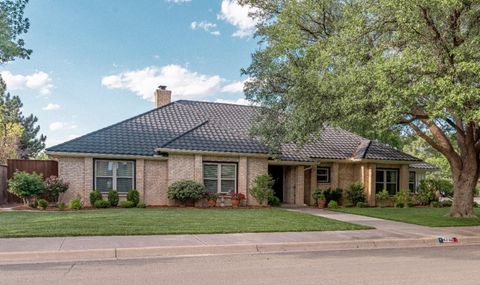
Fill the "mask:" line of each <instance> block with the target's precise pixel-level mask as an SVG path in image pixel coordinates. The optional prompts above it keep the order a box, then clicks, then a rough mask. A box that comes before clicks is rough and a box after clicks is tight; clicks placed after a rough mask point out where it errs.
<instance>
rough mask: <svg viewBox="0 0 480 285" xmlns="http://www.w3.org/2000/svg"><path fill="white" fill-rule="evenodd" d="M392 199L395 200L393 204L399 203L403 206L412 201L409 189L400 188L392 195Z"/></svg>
mask: <svg viewBox="0 0 480 285" xmlns="http://www.w3.org/2000/svg"><path fill="white" fill-rule="evenodd" d="M393 199H394V201H395V205H397V204H401V205H403V206H406V205H407V204H408V203H410V202H411V201H412V198H411V196H410V191H409V190H408V189H400V191H399V192H398V193H397V194H396V195H395V196H394V197H393Z"/></svg>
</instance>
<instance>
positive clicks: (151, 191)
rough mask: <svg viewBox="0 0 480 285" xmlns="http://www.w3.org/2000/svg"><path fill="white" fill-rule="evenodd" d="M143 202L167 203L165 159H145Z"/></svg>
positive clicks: (151, 203)
mask: <svg viewBox="0 0 480 285" xmlns="http://www.w3.org/2000/svg"><path fill="white" fill-rule="evenodd" d="M144 175H145V178H144V181H145V185H144V187H145V196H144V197H145V200H144V201H145V204H147V205H167V204H168V198H167V189H168V186H167V175H168V173H167V161H159V160H145V172H144Z"/></svg>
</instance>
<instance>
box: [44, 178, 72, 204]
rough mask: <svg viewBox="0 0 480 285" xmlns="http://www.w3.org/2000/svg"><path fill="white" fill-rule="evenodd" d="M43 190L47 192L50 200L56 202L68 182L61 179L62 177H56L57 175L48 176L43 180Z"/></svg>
mask: <svg viewBox="0 0 480 285" xmlns="http://www.w3.org/2000/svg"><path fill="white" fill-rule="evenodd" d="M44 185H45V192H46V193H47V194H48V197H49V199H50V201H52V202H58V198H59V197H60V195H61V194H62V193H65V192H66V191H67V190H68V188H69V187H70V184H69V183H68V182H65V181H63V179H61V178H58V177H57V176H50V177H48V178H47V179H46V180H45V182H44Z"/></svg>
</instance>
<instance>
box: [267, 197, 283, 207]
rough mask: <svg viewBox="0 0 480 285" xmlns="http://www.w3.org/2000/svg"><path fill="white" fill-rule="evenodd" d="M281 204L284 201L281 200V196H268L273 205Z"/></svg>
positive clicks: (269, 202)
mask: <svg viewBox="0 0 480 285" xmlns="http://www.w3.org/2000/svg"><path fill="white" fill-rule="evenodd" d="M281 204H282V201H280V198H278V197H277V196H275V195H272V196H270V197H268V205H270V206H272V207H280V205H281Z"/></svg>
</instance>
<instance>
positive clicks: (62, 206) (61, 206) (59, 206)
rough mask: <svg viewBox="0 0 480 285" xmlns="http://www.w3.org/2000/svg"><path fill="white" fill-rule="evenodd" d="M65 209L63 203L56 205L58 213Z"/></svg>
mask: <svg viewBox="0 0 480 285" xmlns="http://www.w3.org/2000/svg"><path fill="white" fill-rule="evenodd" d="M65 207H66V205H65V203H63V202H62V203H60V204H58V209H59V210H60V211H63V210H65Z"/></svg>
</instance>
